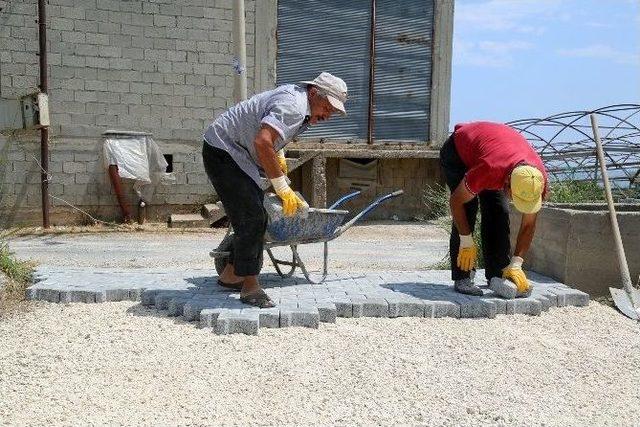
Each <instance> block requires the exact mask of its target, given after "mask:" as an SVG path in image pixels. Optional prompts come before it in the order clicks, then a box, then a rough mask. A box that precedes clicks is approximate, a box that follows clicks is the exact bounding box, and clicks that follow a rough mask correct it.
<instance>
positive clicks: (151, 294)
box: [140, 289, 160, 307]
mask: <svg viewBox="0 0 640 427" xmlns="http://www.w3.org/2000/svg"><path fill="white" fill-rule="evenodd" d="M159 293H160V290H158V289H149V290H145V291H143V292H142V296H141V299H140V303H141V304H142V305H144V306H146V307H151V306H154V305H156V295H158V294H159Z"/></svg>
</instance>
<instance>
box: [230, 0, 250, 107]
mask: <svg viewBox="0 0 640 427" xmlns="http://www.w3.org/2000/svg"><path fill="white" fill-rule="evenodd" d="M233 52H234V56H235V57H234V58H233V69H234V72H235V73H234V92H233V95H234V98H235V101H236V102H240V101H243V100H245V99H247V45H246V40H245V14H244V0H234V1H233Z"/></svg>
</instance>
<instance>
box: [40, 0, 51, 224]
mask: <svg viewBox="0 0 640 427" xmlns="http://www.w3.org/2000/svg"><path fill="white" fill-rule="evenodd" d="M38 41H39V44H40V51H39V57H40V92H42V93H44V94H46V93H48V92H49V75H48V72H47V13H46V0H38ZM40 167H41V168H42V169H41V173H40V178H41V191H40V192H41V194H42V226H43V227H44V228H49V127H48V126H42V127H41V128H40Z"/></svg>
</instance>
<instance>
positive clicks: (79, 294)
mask: <svg viewBox="0 0 640 427" xmlns="http://www.w3.org/2000/svg"><path fill="white" fill-rule="evenodd" d="M60 302H62V303H70V302H86V303H92V302H96V294H95V293H94V292H92V291H62V292H60Z"/></svg>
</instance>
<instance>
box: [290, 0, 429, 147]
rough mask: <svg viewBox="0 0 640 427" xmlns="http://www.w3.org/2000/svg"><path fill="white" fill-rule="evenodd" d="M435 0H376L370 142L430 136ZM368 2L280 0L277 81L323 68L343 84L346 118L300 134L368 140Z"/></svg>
mask: <svg viewBox="0 0 640 427" xmlns="http://www.w3.org/2000/svg"><path fill="white" fill-rule="evenodd" d="M433 2H434V0H376V9H377V10H376V59H375V61H376V63H375V65H376V66H375V86H374V87H375V96H374V102H375V105H374V134H373V136H374V140H375V139H385V140H388V139H392V140H410V141H426V140H427V139H428V134H429V95H430V93H429V92H430V88H431V47H432V38H431V37H432V28H433V10H434V4H433ZM370 29H371V0H350V1H344V0H279V1H278V56H277V84H284V83H291V82H297V81H299V80H310V79H312V78H313V77H315V76H316V75H317V74H319V73H320V72H322V71H328V72H330V73H333V74H335V75H337V76H339V77H341V78H343V79H344V80H345V81H346V82H347V85H348V87H349V101H348V102H347V104H346V106H347V112H348V116H347V117H346V118H342V117H335V118H333V119H332V120H331V121H329V122H328V123H323V124H321V125H319V126H316V127H312V128H310V130H309V131H307V132H306V133H305V134H304V135H303V137H305V138H318V137H327V138H357V139H363V140H364V139H366V138H367V114H368V102H369V67H370V59H369V49H370Z"/></svg>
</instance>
